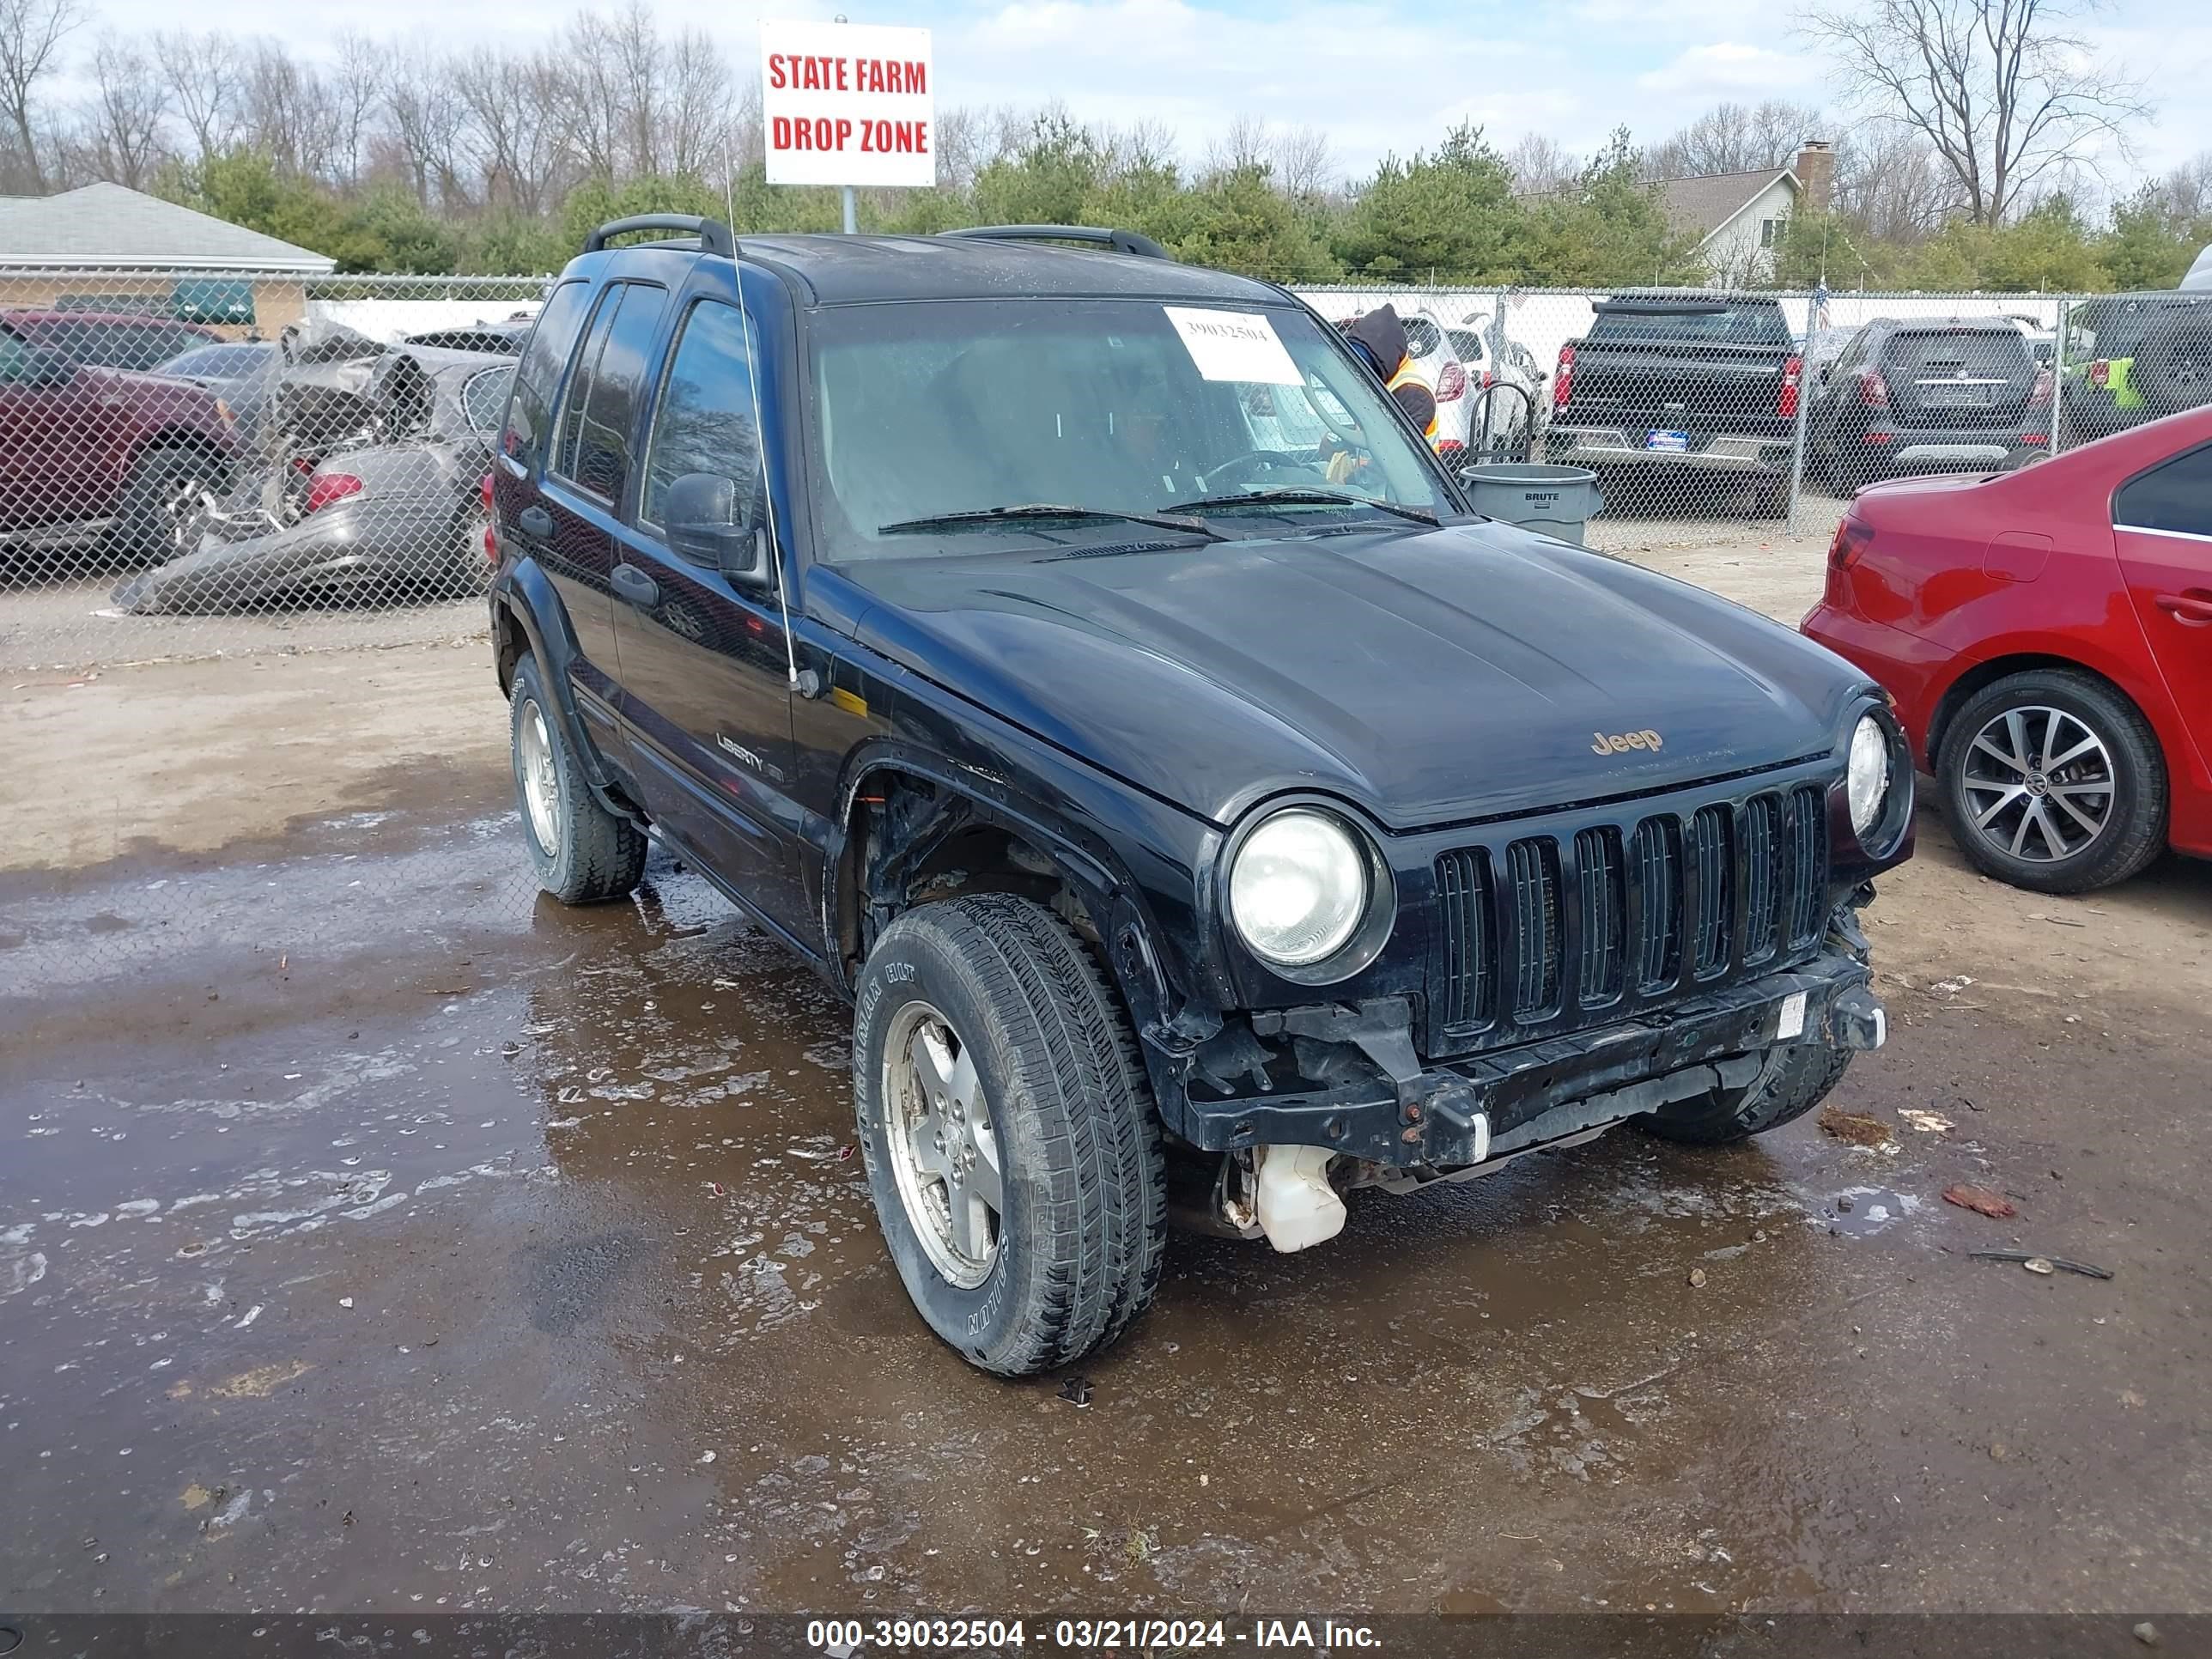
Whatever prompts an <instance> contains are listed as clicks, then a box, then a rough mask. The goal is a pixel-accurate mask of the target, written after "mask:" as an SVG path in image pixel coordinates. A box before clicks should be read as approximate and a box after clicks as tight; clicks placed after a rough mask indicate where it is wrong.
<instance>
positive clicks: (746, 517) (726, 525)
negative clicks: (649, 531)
mask: <svg viewBox="0 0 2212 1659" xmlns="http://www.w3.org/2000/svg"><path fill="white" fill-rule="evenodd" d="M662 516H663V518H664V520H665V522H666V525H667V530H668V545H669V548H670V549H671V551H673V552H675V553H677V554H679V555H680V556H683V557H684V558H687V559H689V560H690V561H691V562H693V563H694V564H703V565H707V566H708V567H710V568H713V569H716V570H719V571H720V572H721V573H722V574H724V575H726V576H727V577H728V578H729V579H730V580H732V581H737V582H748V583H751V584H754V585H760V584H764V583H766V582H767V581H768V580H769V546H768V526H767V524H766V522H765V515H764V514H763V512H762V511H761V501H760V496H759V495H758V494H757V493H756V494H754V495H748V496H744V497H740V495H739V494H738V484H737V480H735V479H734V478H725V477H720V476H719V475H717V474H715V473H712V472H687V473H685V474H684V476H683V477H680V478H678V479H677V481H676V482H675V483H672V484H671V485H669V486H668V504H667V506H666V507H664V508H663V509H662Z"/></svg>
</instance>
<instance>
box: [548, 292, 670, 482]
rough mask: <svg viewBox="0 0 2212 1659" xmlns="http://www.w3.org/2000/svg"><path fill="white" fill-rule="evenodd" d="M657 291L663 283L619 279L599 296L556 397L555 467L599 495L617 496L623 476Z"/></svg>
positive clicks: (655, 319)
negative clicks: (570, 376) (570, 374)
mask: <svg viewBox="0 0 2212 1659" xmlns="http://www.w3.org/2000/svg"><path fill="white" fill-rule="evenodd" d="M661 298H662V290H661V289H658V288H651V287H647V285H646V284H644V283H616V284H615V285H613V286H612V287H611V288H609V289H607V291H606V292H605V294H604V295H601V296H600V299H599V310H598V311H597V312H596V313H593V316H592V328H591V332H590V333H589V334H588V335H587V336H586V338H585V342H584V355H583V357H582V360H581V361H580V362H579V363H578V364H577V367H576V374H575V376H574V380H571V381H570V383H569V386H568V395H567V396H566V398H563V400H562V415H561V449H560V453H558V454H557V455H556V457H555V458H554V461H553V471H556V472H557V473H559V474H560V475H561V476H562V477H564V478H566V479H568V481H569V482H570V483H574V484H575V485H576V486H577V487H578V488H579V489H586V490H588V491H590V492H591V493H592V495H597V496H599V498H600V499H601V500H603V501H619V500H620V499H621V498H622V493H623V484H624V483H626V482H627V481H628V479H629V462H630V453H629V448H630V433H631V432H632V430H633V429H634V428H635V422H636V417H637V399H638V392H639V391H640V389H641V386H642V385H643V382H644V380H645V365H646V358H647V354H648V353H649V351H650V350H651V349H652V346H653V331H654V330H656V329H657V328H658V327H659V325H660V302H661Z"/></svg>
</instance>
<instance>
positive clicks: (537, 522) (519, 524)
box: [514, 507, 553, 541]
mask: <svg viewBox="0 0 2212 1659" xmlns="http://www.w3.org/2000/svg"><path fill="white" fill-rule="evenodd" d="M514 527H515V528H516V529H517V530H520V532H522V533H523V534H524V535H526V536H534V537H536V538H538V540H540V541H544V540H546V539H547V538H550V537H551V535H552V534H553V515H552V514H551V513H548V512H547V511H546V510H545V509H544V507H524V508H523V509H522V511H521V512H520V513H516V514H515V515H514Z"/></svg>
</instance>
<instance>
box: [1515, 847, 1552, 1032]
mask: <svg viewBox="0 0 2212 1659" xmlns="http://www.w3.org/2000/svg"><path fill="white" fill-rule="evenodd" d="M1505 878H1506V882H1507V884H1508V887H1509V889H1510V896H1509V904H1508V909H1507V915H1509V916H1510V918H1511V921H1512V927H1513V965H1514V972H1513V1018H1514V1019H1515V1021H1516V1022H1517V1023H1519V1024H1528V1022H1529V1021H1530V1020H1532V1019H1539V1018H1542V1017H1543V1016H1544V1015H1545V1014H1547V1013H1549V1012H1551V1010H1552V1006H1553V1004H1554V1003H1556V1002H1557V1001H1558V1000H1559V842H1555V841H1553V839H1552V838H1551V837H1550V836H1542V837H1541V838H1539V839H1535V840H1530V841H1516V842H1514V843H1513V844H1512V845H1511V846H1510V847H1509V848H1506V849H1505Z"/></svg>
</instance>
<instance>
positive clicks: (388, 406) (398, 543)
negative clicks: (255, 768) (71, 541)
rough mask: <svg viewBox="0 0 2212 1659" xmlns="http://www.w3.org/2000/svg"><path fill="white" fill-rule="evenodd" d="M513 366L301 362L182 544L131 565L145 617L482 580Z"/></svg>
mask: <svg viewBox="0 0 2212 1659" xmlns="http://www.w3.org/2000/svg"><path fill="white" fill-rule="evenodd" d="M513 377H514V362H513V359H512V358H510V357H497V356H488V355H486V354H484V353H481V352H459V351H438V350H433V349H428V348H415V349H407V350H401V351H392V352H386V353H384V354H382V355H380V356H375V357H370V358H355V359H341V360H337V361H325V362H309V363H306V364H301V365H295V367H293V368H289V369H287V370H286V371H285V372H284V374H283V375H282V376H281V377H280V384H279V386H278V388H277V391H276V406H277V410H278V414H277V416H276V419H277V421H278V422H279V426H280V430H281V433H282V436H281V437H279V438H278V439H277V440H276V443H275V445H274V447H275V449H276V452H277V453H276V456H275V457H274V459H270V457H269V456H268V455H267V454H265V453H264V465H263V467H262V469H261V471H259V472H258V475H257V476H256V477H254V478H253V479H252V480H251V481H249V482H246V483H241V484H240V486H239V487H237V488H235V489H234V490H233V491H232V492H231V494H230V495H228V497H227V498H226V499H225V500H224V501H222V502H220V503H217V504H216V505H214V506H212V507H210V508H209V509H208V510H207V511H206V512H205V513H204V514H203V516H202V518H201V519H200V520H199V523H198V525H197V532H198V534H197V543H196V544H195V545H193V546H192V547H191V550H190V551H188V552H186V553H185V554H183V555H182V556H179V557H177V558H173V559H171V560H169V561H168V562H166V563H164V564H161V565H158V566H156V567H155V568H152V569H149V570H146V571H143V572H141V573H139V574H136V575H134V576H132V577H131V578H130V579H129V580H126V581H125V582H124V583H123V584H122V585H121V586H118V588H117V589H116V590H115V596H114V597H115V603H116V604H117V605H118V606H119V607H120V608H122V609H123V610H125V611H137V612H141V613H149V612H160V611H226V610H259V609H264V608H269V607H271V606H278V605H293V604H300V603H307V602H327V601H330V600H333V599H383V600H387V601H399V602H411V601H422V600H428V599H451V598H453V597H454V596H455V595H457V594H461V593H471V592H478V591H480V590H481V589H482V587H483V584H484V580H485V578H486V576H487V575H488V574H489V572H488V568H487V565H486V562H485V553H484V545H483V528H484V508H483V479H484V475H485V471H486V470H487V468H488V467H489V465H490V455H491V449H490V446H491V442H492V440H493V437H494V435H495V434H496V433H497V432H498V430H499V422H500V415H501V410H502V409H503V408H504V407H505V405H506V402H507V387H508V386H509V385H510V384H511V383H512V381H513Z"/></svg>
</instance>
